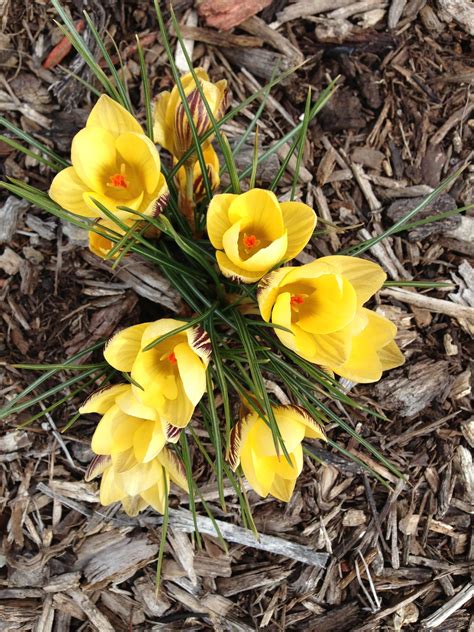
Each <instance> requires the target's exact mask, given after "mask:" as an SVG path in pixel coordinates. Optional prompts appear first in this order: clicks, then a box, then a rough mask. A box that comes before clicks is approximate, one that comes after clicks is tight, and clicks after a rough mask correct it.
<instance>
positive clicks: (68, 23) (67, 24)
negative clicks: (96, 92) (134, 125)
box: [51, 0, 123, 105]
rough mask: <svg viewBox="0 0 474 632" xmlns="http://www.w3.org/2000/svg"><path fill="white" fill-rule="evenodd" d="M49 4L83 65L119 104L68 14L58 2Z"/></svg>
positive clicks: (109, 82) (116, 94)
mask: <svg viewBox="0 0 474 632" xmlns="http://www.w3.org/2000/svg"><path fill="white" fill-rule="evenodd" d="M51 4H52V5H53V6H54V8H55V9H56V11H57V13H58V15H59V17H60V18H61V20H62V21H63V23H64V26H63V25H61V24H58V26H59V28H60V29H61V31H62V32H63V33H64V35H65V36H66V37H67V38H68V39H69V41H70V42H71V44H72V45H73V46H74V48H75V49H76V50H77V52H78V53H79V55H80V56H81V57H82V59H83V60H84V61H85V63H86V64H87V65H88V66H89V68H90V69H91V71H92V73H93V74H94V76H95V77H96V79H97V80H98V81H99V83H100V84H101V85H102V87H103V88H104V89H105V91H106V92H107V94H108V95H109V96H110V97H112V98H113V99H115V100H116V101H118V102H119V103H120V102H121V97H120V93H119V92H118V91H117V89H116V87H115V86H114V85H113V83H112V82H111V81H110V79H109V78H108V77H107V75H106V74H105V72H104V71H103V70H102V68H101V67H100V66H99V64H98V63H97V61H96V60H95V58H94V55H93V54H92V52H91V50H90V48H89V47H88V46H87V44H86V42H85V41H84V38H82V37H81V36H80V35H79V33H78V32H77V31H76V28H75V26H74V23H73V22H72V20H71V18H70V17H69V15H68V13H67V12H66V11H65V10H64V9H63V7H62V5H61V3H60V2H59V0H51ZM86 19H87V17H86ZM122 105H123V104H122Z"/></svg>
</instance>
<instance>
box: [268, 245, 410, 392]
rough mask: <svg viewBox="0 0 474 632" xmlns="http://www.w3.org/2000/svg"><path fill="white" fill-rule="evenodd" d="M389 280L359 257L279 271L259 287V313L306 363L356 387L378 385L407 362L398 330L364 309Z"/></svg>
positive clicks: (270, 275)
mask: <svg viewBox="0 0 474 632" xmlns="http://www.w3.org/2000/svg"><path fill="white" fill-rule="evenodd" d="M385 279H386V275H385V272H384V271H383V270H382V268H381V267H380V266H379V265H377V264H376V263H372V262H371V261H367V260H365V259H358V258H356V257H345V256H332V257H322V258H321V259H316V260H315V261H312V262H311V263H308V264H306V265H303V266H299V267H287V268H280V269H279V270H276V271H275V272H272V273H270V274H269V275H268V276H267V277H265V278H264V279H262V281H261V283H260V284H259V288H258V292H257V298H258V304H259V308H260V313H261V315H262V318H263V319H264V320H265V321H267V322H272V323H273V324H275V325H280V326H281V327H284V328H286V329H288V330H289V331H284V330H283V329H280V328H275V333H276V335H277V336H278V338H279V339H280V340H281V342H282V343H283V344H284V345H286V346H287V347H289V348H290V349H292V350H293V351H294V352H295V353H297V354H298V355H300V356H301V357H302V358H305V359H306V360H309V361H310V362H314V363H315V364H319V365H322V366H323V367H327V368H329V369H331V370H332V371H334V373H337V374H338V375H341V376H342V377H345V378H348V379H349V380H352V381H354V382H376V381H377V380H379V379H380V377H381V376H382V371H386V370H388V369H392V368H395V367H397V366H400V365H401V364H403V362H404V358H403V355H402V353H401V352H400V350H399V349H398V347H397V345H396V343H395V342H394V338H395V334H396V332H397V328H396V327H395V325H394V324H393V323H391V322H390V321H389V320H387V319H386V318H384V317H383V316H380V315H378V314H376V313H375V312H372V311H370V310H368V309H366V308H364V307H363V304H364V303H365V302H366V301H367V300H368V299H369V298H370V297H371V296H372V295H373V294H375V292H377V290H379V289H380V288H381V287H382V285H383V282H384V281H385Z"/></svg>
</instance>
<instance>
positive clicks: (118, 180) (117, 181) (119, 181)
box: [108, 173, 128, 189]
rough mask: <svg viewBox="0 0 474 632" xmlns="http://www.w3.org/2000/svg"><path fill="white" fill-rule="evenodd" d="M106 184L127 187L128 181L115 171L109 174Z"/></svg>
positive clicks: (121, 187) (120, 187)
mask: <svg viewBox="0 0 474 632" xmlns="http://www.w3.org/2000/svg"><path fill="white" fill-rule="evenodd" d="M108 186H110V187H114V188H115V189H127V188H128V182H127V180H126V179H125V176H124V175H123V174H122V173H115V174H114V175H113V176H110V178H109V181H108Z"/></svg>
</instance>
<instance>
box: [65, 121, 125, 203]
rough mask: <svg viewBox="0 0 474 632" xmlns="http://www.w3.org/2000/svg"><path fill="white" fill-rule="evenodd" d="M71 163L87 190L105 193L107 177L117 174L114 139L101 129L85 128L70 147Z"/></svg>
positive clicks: (75, 137)
mask: <svg viewBox="0 0 474 632" xmlns="http://www.w3.org/2000/svg"><path fill="white" fill-rule="evenodd" d="M71 161H72V165H73V167H74V169H75V171H76V174H77V176H78V177H79V178H80V180H82V182H84V184H85V186H86V187H87V190H89V191H94V192H97V193H102V194H104V193H105V186H106V183H107V179H108V176H109V175H110V174H111V173H114V172H115V173H116V172H117V151H116V149H115V138H114V136H113V135H112V134H111V133H110V132H108V131H107V130H106V129H103V128H101V127H85V128H84V129H81V131H80V132H78V133H77V134H76V135H75V136H74V138H73V140H72V145H71Z"/></svg>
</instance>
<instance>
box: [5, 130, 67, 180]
mask: <svg viewBox="0 0 474 632" xmlns="http://www.w3.org/2000/svg"><path fill="white" fill-rule="evenodd" d="M0 142H4V143H5V144H6V145H9V146H10V147H12V148H13V149H15V150H16V151H20V152H21V153H22V154H25V155H26V156H29V157H30V158H33V159H34V160H37V161H38V162H39V163H41V164H42V165H44V166H45V167H49V169H51V170H52V171H59V170H60V169H61V168H62V167H60V166H58V165H57V164H55V163H54V162H50V161H49V160H47V158H44V157H43V156H42V155H41V154H37V153H36V152H34V151H31V149H28V147H24V146H23V145H20V143H17V142H16V141H14V140H13V139H12V138H9V137H8V136H3V134H0Z"/></svg>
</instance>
